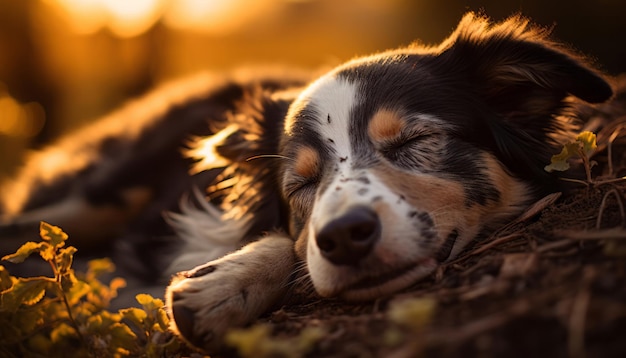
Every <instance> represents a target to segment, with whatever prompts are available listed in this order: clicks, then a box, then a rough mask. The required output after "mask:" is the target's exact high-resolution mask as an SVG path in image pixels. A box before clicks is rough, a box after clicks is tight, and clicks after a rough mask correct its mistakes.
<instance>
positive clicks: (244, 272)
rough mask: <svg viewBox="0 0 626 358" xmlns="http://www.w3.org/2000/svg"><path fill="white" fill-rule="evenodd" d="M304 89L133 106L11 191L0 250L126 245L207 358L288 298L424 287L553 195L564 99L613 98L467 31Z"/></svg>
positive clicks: (506, 42) (168, 96)
mask: <svg viewBox="0 0 626 358" xmlns="http://www.w3.org/2000/svg"><path fill="white" fill-rule="evenodd" d="M242 78H243V79H242ZM308 83H309V78H307V76H306V75H293V74H292V73H277V74H275V75H271V76H269V75H265V76H263V77H258V76H256V77H254V76H244V77H235V78H229V79H226V78H215V77H199V78H196V79H194V80H192V81H186V82H183V83H182V84H178V85H174V86H173V87H171V88H169V89H167V88H166V89H162V90H161V91H158V92H157V94H154V95H151V96H148V97H147V98H146V99H144V100H141V101H139V102H137V103H134V104H132V105H131V106H129V107H128V108H126V109H124V110H122V111H120V112H118V113H116V114H114V115H113V116H111V117H110V118H107V119H105V120H104V121H102V122H100V123H99V124H96V125H94V126H92V127H88V128H86V129H84V130H83V131H82V132H79V133H78V134H75V135H73V136H70V137H68V138H66V139H65V140H63V141H62V142H60V143H59V144H58V145H57V146H55V147H52V148H50V149H48V150H46V151H43V152H41V153H39V154H37V156H34V157H33V158H32V159H31V161H30V162H29V164H28V166H27V167H26V168H25V169H24V170H23V171H22V173H21V174H20V175H19V176H18V179H16V180H15V182H14V185H13V186H5V188H9V189H8V190H6V193H5V195H4V198H5V203H6V205H5V208H4V214H5V215H6V216H7V218H8V219H7V220H8V221H7V224H6V225H5V226H4V227H3V230H4V232H5V235H7V236H9V235H8V234H7V233H10V234H11V235H12V237H18V236H19V234H21V233H23V232H24V231H25V230H27V229H28V228H30V227H32V226H33V225H34V224H35V223H36V222H37V221H38V220H47V221H49V222H52V223H53V224H56V225H60V226H62V227H63V228H64V229H65V230H66V231H67V232H69V233H70V235H73V236H76V237H79V238H80V237H84V238H87V239H89V240H92V241H91V242H101V241H102V240H100V241H98V239H99V238H108V237H113V236H115V237H118V238H121V239H120V240H119V241H118V242H119V244H118V246H117V248H116V251H115V252H117V253H118V255H121V257H132V259H126V260H127V261H130V262H132V263H133V265H132V266H133V267H131V268H133V269H135V270H136V271H137V270H139V269H138V268H141V270H142V271H140V273H143V274H144V276H147V277H150V276H151V277H156V276H161V277H162V275H165V276H167V275H168V274H171V273H174V272H179V271H182V272H180V273H178V274H176V275H175V276H174V278H173V280H172V281H171V283H170V284H169V287H168V288H167V293H166V299H167V306H168V308H169V310H170V313H171V316H172V318H173V322H174V324H173V329H174V330H175V331H176V332H177V333H179V334H180V335H182V336H183V337H184V338H185V339H187V340H188V341H189V342H191V343H193V344H194V345H197V346H200V347H205V348H209V349H215V348H217V347H219V345H220V342H221V339H222V337H223V335H224V333H225V331H226V330H227V329H228V328H230V327H233V326H239V325H244V324H247V323H249V322H251V321H252V320H254V319H256V318H257V317H258V316H259V315H261V314H262V313H263V312H265V311H267V310H268V309H269V308H270V307H272V306H273V305H274V304H275V303H276V302H278V301H280V298H281V297H282V296H284V295H285V293H286V292H287V290H288V287H289V285H290V283H291V282H292V281H293V280H310V282H312V285H313V286H314V288H315V291H316V292H317V294H319V295H321V296H324V297H341V298H344V299H346V300H371V299H375V298H379V297H384V296H388V295H391V294H393V293H394V292H397V291H399V290H402V289H405V288H407V287H408V286H410V285H411V284H413V283H415V282H416V281H417V280H419V279H421V278H423V277H425V276H427V275H429V274H430V273H432V272H433V270H434V269H435V268H436V267H437V265H438V264H439V263H441V262H444V261H446V260H449V259H450V258H453V257H455V255H457V254H458V253H459V252H460V251H461V250H463V248H465V247H466V245H467V244H468V243H470V242H472V241H474V240H478V239H481V238H484V237H485V236H486V235H487V234H488V233H489V232H491V231H493V230H494V229H495V228H497V227H498V226H499V225H502V224H503V223H505V222H507V220H510V219H511V218H513V217H515V216H516V215H518V214H519V213H520V212H521V211H522V210H523V209H524V208H525V207H526V206H527V205H528V204H529V203H532V202H534V201H535V200H537V199H538V198H540V197H541V196H542V195H544V194H547V193H549V192H551V191H553V190H555V189H556V184H557V180H556V175H554V174H551V173H548V172H546V171H544V169H543V168H544V166H545V165H546V164H547V163H549V161H550V157H551V156H552V155H553V154H555V153H558V152H559V151H560V148H559V147H560V143H562V142H563V141H565V140H567V139H569V138H571V137H572V136H573V133H574V131H576V130H577V129H578V128H579V125H580V123H579V121H578V119H577V117H576V111H575V110H574V109H573V108H574V107H572V106H571V103H572V101H573V97H572V96H575V97H578V98H579V99H581V100H583V101H586V102H589V103H597V102H602V101H605V100H607V99H609V98H610V97H611V95H612V90H611V87H610V86H609V84H607V82H606V81H605V80H604V79H603V77H602V76H601V75H600V74H598V73H597V72H596V71H595V70H593V69H591V68H590V67H589V66H588V65H587V64H585V62H584V61H583V60H582V59H581V58H580V56H578V55H576V54H575V53H573V52H571V51H570V50H567V49H566V48H564V47H563V46H561V45H559V44H557V43H555V42H552V41H551V40H550V39H549V38H548V32H547V31H545V30H544V29H541V28H538V27H534V26H531V25H530V24H529V23H528V21H527V20H526V19H524V18H522V17H519V16H518V17H513V18H510V19H508V20H507V21H504V22H502V23H499V24H490V23H489V22H488V20H487V19H484V18H481V17H479V16H476V15H474V14H468V15H466V16H465V17H464V18H463V20H462V21H461V23H460V25H459V26H458V28H457V29H456V31H454V33H453V34H452V35H451V36H450V37H449V38H448V39H447V40H445V41H444V42H443V43H442V44H441V45H439V46H436V47H423V46H418V45H413V46H409V47H405V48H400V49H397V50H393V51H387V52H383V53H380V54H376V55H373V56H369V57H365V58H359V59H355V60H353V61H350V62H348V63H346V64H344V65H342V66H340V67H338V68H336V69H334V70H332V71H330V72H328V73H327V74H324V75H323V76H321V77H318V78H316V79H314V80H313V81H312V82H310V84H308ZM181 88H182V89H184V91H183V93H181ZM183 146H189V147H190V149H189V150H188V153H187V155H182V154H181V148H183ZM189 156H191V157H192V158H194V159H195V160H196V162H195V163H194V161H193V159H190V158H189ZM188 168H192V169H191V171H189V170H188ZM181 197H182V198H183V199H182V200H181V201H180V207H179V208H178V209H177V208H176V206H177V203H178V202H179V198H181ZM162 212H167V213H166V214H165V215H164V220H163V217H162V216H161V213H162ZM164 222H167V223H168V224H169V226H167V225H165V223H164ZM169 228H171V229H173V232H170V231H169V230H170V229H169ZM174 233H175V234H176V235H174ZM170 235H171V236H172V237H174V236H176V237H178V238H179V240H177V239H174V238H171V239H170V240H164V238H166V237H169V236H170ZM155 238H159V240H156V241H155ZM5 242H9V241H6V240H5ZM250 242H253V243H251V244H249V245H247V246H244V245H246V244H248V243H250ZM294 243H295V246H294ZM172 245H174V246H176V247H177V248H176V249H175V250H174V251H172ZM5 246H6V245H5ZM94 246H95V244H94ZM159 247H161V248H162V249H161V251H159V250H158V248H159ZM163 247H165V248H164V249H163ZM294 247H295V250H294ZM79 248H80V246H79ZM157 251H158V252H157ZM120 252H121V253H122V254H119V253H120ZM155 252H156V253H155ZM168 252H174V253H175V254H173V255H170V256H167V255H166V254H167V253H168ZM129 255H132V256H129ZM224 255H225V256H224ZM165 257H169V258H168V259H167V260H168V261H167V262H164V260H165ZM211 260H213V261H211ZM207 262H208V263H207ZM196 266H197V267H196ZM193 267H196V268H193Z"/></svg>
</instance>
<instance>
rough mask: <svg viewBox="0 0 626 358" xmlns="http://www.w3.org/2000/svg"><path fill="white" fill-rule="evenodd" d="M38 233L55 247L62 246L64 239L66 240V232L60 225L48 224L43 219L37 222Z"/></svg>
mask: <svg viewBox="0 0 626 358" xmlns="http://www.w3.org/2000/svg"><path fill="white" fill-rule="evenodd" d="M39 235H40V236H41V238H42V239H43V240H44V241H49V242H50V244H51V245H52V246H54V247H55V248H57V247H63V246H64V245H65V240H67V234H66V233H64V232H63V230H61V228H60V227H58V226H54V225H50V224H48V223H46V222H44V221H42V222H41V223H40V224H39Z"/></svg>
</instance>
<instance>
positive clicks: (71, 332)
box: [50, 323, 78, 343]
mask: <svg viewBox="0 0 626 358" xmlns="http://www.w3.org/2000/svg"><path fill="white" fill-rule="evenodd" d="M77 335H78V334H77V333H76V329H74V327H72V326H70V325H68V324H66V323H61V324H59V325H58V326H56V327H54V329H53V330H52V332H50V339H51V340H52V342H53V343H57V342H61V341H63V340H64V339H65V338H74V337H77Z"/></svg>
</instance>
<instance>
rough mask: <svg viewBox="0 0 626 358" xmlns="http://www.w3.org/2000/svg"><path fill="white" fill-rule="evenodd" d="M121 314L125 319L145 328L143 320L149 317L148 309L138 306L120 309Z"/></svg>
mask: <svg viewBox="0 0 626 358" xmlns="http://www.w3.org/2000/svg"><path fill="white" fill-rule="evenodd" d="M120 314H121V315H122V317H124V319H126V320H128V321H130V322H132V323H134V324H135V325H136V326H137V327H139V328H142V329H143V328H144V327H143V322H144V321H145V319H146V318H148V314H147V313H146V311H144V310H142V309H140V308H136V307H130V308H125V309H122V310H120Z"/></svg>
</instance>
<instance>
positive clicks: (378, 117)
mask: <svg viewBox="0 0 626 358" xmlns="http://www.w3.org/2000/svg"><path fill="white" fill-rule="evenodd" d="M403 126H404V120H403V119H402V116H401V115H400V114H399V113H398V112H395V111H392V110H388V109H381V110H379V111H378V112H376V114H374V116H373V117H372V119H371V121H370V124H369V127H368V133H369V136H370V138H371V139H372V140H373V141H374V142H381V141H384V140H388V139H393V138H395V137H397V136H398V135H399V134H400V131H401V130H402V127H403Z"/></svg>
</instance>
